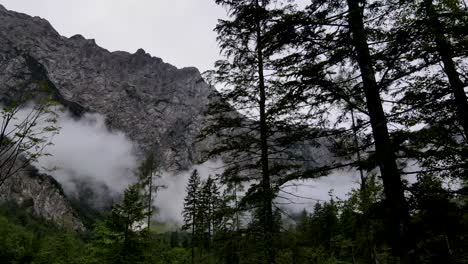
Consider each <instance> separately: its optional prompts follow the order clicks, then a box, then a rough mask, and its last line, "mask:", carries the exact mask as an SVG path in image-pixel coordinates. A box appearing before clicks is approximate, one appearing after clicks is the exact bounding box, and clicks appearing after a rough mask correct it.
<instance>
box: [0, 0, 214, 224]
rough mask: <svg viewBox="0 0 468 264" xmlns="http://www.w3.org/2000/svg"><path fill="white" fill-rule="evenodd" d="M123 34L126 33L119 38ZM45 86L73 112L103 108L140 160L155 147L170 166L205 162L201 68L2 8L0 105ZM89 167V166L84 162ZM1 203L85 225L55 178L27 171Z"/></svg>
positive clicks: (207, 90)
mask: <svg viewBox="0 0 468 264" xmlns="http://www.w3.org/2000/svg"><path fill="white" fill-rule="evenodd" d="M122 37H124V36H122ZM38 83H47V85H48V87H49V88H50V89H51V90H52V91H53V93H54V97H55V99H56V100H57V101H59V102H60V103H61V104H63V105H64V106H65V107H66V108H67V109H68V110H69V111H70V112H71V113H72V114H73V115H74V116H75V117H77V118H78V117H80V116H82V115H83V114H84V113H87V112H89V113H98V114H101V115H103V116H105V118H106V124H107V126H108V127H109V129H111V130H119V131H123V132H124V133H125V134H126V135H127V136H128V137H129V138H130V139H131V140H132V141H133V142H135V143H136V145H137V146H136V148H137V154H138V155H139V156H140V157H142V156H143V155H144V154H145V153H147V152H149V151H153V152H155V153H156V154H157V157H158V158H159V159H158V160H160V161H161V163H162V166H163V167H164V168H165V169H166V170H172V171H179V170H184V169H188V168H190V167H191V166H192V165H193V164H195V163H197V162H199V161H201V159H202V154H201V153H202V150H203V149H204V148H206V146H208V145H209V144H204V143H195V137H196V136H197V135H198V134H199V131H200V130H201V123H202V121H203V118H204V117H203V112H204V111H205V108H206V106H207V104H208V102H209V99H208V98H209V95H210V94H212V93H213V92H214V89H213V88H211V87H210V86H209V85H207V84H206V83H205V82H204V81H203V79H202V77H201V74H200V72H199V71H198V70H197V69H196V68H183V69H177V68H176V67H174V66H172V65H170V64H168V63H164V62H163V61H162V59H160V58H157V57H152V56H151V55H149V54H147V53H146V52H145V51H144V50H142V49H139V50H138V51H137V52H136V53H134V54H130V53H127V52H123V51H116V52H109V51H108V50H106V49H104V48H101V47H99V46H98V45H96V43H95V41H94V40H92V39H85V38H84V37H83V36H81V35H75V36H72V37H70V38H67V37H64V36H61V35H60V34H59V33H57V31H55V29H54V28H53V27H52V26H51V25H50V23H49V22H48V21H47V20H45V19H42V18H39V17H31V16H28V15H26V14H22V13H18V12H14V11H9V10H7V9H5V8H4V7H3V6H1V5H0V103H8V102H12V101H15V99H17V98H18V97H19V96H20V95H21V94H23V93H24V91H25V90H27V89H30V88H31V87H33V86H35V85H37V84H38ZM83 166H86V164H83ZM1 188H2V193H3V194H2V195H1V196H0V200H15V201H17V202H18V203H20V204H22V205H26V206H29V207H30V208H32V211H33V212H34V213H35V214H37V215H39V216H42V217H44V218H46V219H49V220H52V221H55V222H57V223H63V222H64V221H65V220H64V219H68V220H67V221H68V222H71V223H73V226H74V228H75V229H81V228H82V226H83V224H82V223H81V222H80V221H79V219H77V218H76V214H77V213H76V212H77V210H75V209H74V207H73V206H72V202H70V200H69V199H68V198H67V197H66V196H65V194H64V193H63V191H62V189H61V188H60V185H59V184H57V182H56V181H55V180H54V179H53V178H52V177H50V176H48V175H45V174H39V173H38V172H37V171H36V172H34V173H32V174H31V173H29V172H24V173H22V174H20V175H17V176H16V177H14V178H12V179H10V180H9V181H8V182H6V183H5V184H4V186H2V187H1Z"/></svg>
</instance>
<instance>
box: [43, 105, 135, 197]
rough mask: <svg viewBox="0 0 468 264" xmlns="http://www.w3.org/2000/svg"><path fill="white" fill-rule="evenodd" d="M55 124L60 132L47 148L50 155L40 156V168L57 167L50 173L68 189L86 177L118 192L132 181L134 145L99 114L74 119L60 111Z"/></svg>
mask: <svg viewBox="0 0 468 264" xmlns="http://www.w3.org/2000/svg"><path fill="white" fill-rule="evenodd" d="M57 125H58V126H59V127H60V133H59V134H58V135H56V136H55V137H54V138H53V144H54V145H52V146H50V147H48V148H47V152H48V153H50V154H52V156H43V157H41V158H40V159H39V162H38V163H39V166H40V167H43V168H56V169H55V170H53V171H51V172H50V174H51V175H52V176H53V177H54V178H55V179H56V180H57V181H58V182H60V183H61V184H62V185H63V187H64V189H65V191H66V192H67V193H69V194H70V193H71V194H73V193H75V192H76V191H77V190H78V187H79V186H78V184H79V183H80V182H87V181H88V182H90V183H93V184H97V186H99V185H105V186H106V187H107V188H108V189H109V190H110V191H111V192H114V193H121V192H122V191H123V190H124V189H125V188H126V187H127V186H128V185H129V184H130V183H131V182H132V181H134V176H133V171H135V168H136V166H137V158H136V155H135V152H134V145H133V143H132V142H131V141H130V139H128V138H127V137H126V136H125V135H124V134H123V133H122V132H115V131H112V132H111V131H110V130H109V129H108V128H107V127H106V124H105V118H104V117H103V116H102V115H99V114H85V115H84V116H83V117H81V118H80V119H75V118H72V117H71V116H70V114H69V113H63V114H61V115H60V116H59V119H58V124H57Z"/></svg>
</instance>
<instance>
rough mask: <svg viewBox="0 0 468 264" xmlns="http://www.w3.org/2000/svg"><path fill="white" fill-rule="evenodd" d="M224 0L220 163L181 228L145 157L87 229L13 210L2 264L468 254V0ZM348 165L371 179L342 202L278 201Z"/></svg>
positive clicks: (211, 126)
mask: <svg viewBox="0 0 468 264" xmlns="http://www.w3.org/2000/svg"><path fill="white" fill-rule="evenodd" d="M215 2H216V3H217V4H219V5H221V6H223V7H224V8H225V9H226V10H227V17H226V18H223V19H220V20H219V21H218V25H217V26H216V28H215V31H216V32H217V34H218V38H217V40H218V43H219V46H220V48H221V51H222V55H223V56H224V60H220V61H217V62H216V63H215V69H214V70H212V71H208V72H206V73H205V74H204V78H205V81H206V82H207V83H209V84H210V85H213V86H214V87H216V89H217V91H218V92H217V93H216V94H214V95H213V96H212V98H211V99H212V100H211V102H212V103H211V104H210V105H209V106H208V110H207V112H206V116H207V120H206V124H204V127H205V129H204V130H203V132H202V133H201V135H200V136H199V140H204V139H206V138H216V140H214V142H215V144H214V145H213V146H212V148H211V149H210V150H209V151H208V152H207V153H205V154H206V158H207V160H208V159H214V158H221V159H222V160H223V162H224V167H223V172H222V173H220V174H218V175H200V173H199V172H198V171H197V170H194V171H193V172H192V173H191V176H190V179H189V182H188V185H187V186H186V196H185V200H184V207H183V212H182V217H183V220H184V225H183V226H181V227H180V230H174V231H163V230H161V229H159V228H158V227H157V226H156V225H155V224H154V222H153V221H152V219H153V217H154V216H155V215H157V213H158V212H157V208H155V207H154V206H153V204H154V199H157V192H158V190H159V188H164V186H161V185H160V184H159V181H158V179H159V178H158V174H159V170H161V168H159V166H158V160H157V156H154V155H149V156H148V158H147V159H146V160H145V161H144V162H142V164H141V167H140V170H139V171H138V173H137V174H138V176H139V177H138V181H137V182H136V183H135V184H133V185H131V186H129V187H128V188H127V189H126V191H125V193H124V194H123V197H122V199H121V200H120V201H116V202H115V203H114V205H113V207H112V210H111V211H110V212H108V213H106V214H103V215H101V216H99V217H97V218H96V219H93V220H92V221H90V223H89V224H88V231H86V232H84V233H79V232H78V233H76V232H73V231H67V228H66V227H57V226H54V225H53V224H50V223H47V222H45V221H44V220H40V219H37V218H35V217H33V216H32V215H30V214H29V213H28V212H27V210H23V209H21V208H20V207H18V206H15V205H13V204H5V205H3V206H2V207H1V210H0V212H1V217H0V222H1V223H0V232H1V235H0V259H1V261H2V263H192V264H195V263H226V264H240V263H268V264H273V263H278V264H279V263H292V264H303V263H304V264H305V263H353V264H356V263H373V264H383V263H403V264H406V263H468V250H467V249H468V200H467V194H468V192H467V191H468V189H467V184H468V182H467V181H468V172H467V171H468V164H467V161H468V100H467V88H466V87H467V86H468V60H467V56H468V6H467V3H466V2H465V1H463V0H413V1H410V0H381V1H379V0H375V1H366V0H312V1H301V2H299V1H294V0H236V1H233V0H216V1H215ZM304 2H305V4H304ZM318 149H327V153H330V156H329V157H318V155H315V154H314V153H319V152H318ZM320 153H321V152H320ZM337 170H340V171H342V172H344V173H345V174H346V173H349V174H350V177H351V174H355V175H358V176H359V179H360V182H359V183H358V184H356V186H355V188H354V189H353V190H352V191H351V192H350V193H349V194H348V196H347V198H346V199H342V198H338V197H336V196H334V195H333V193H330V197H329V199H328V201H316V202H315V206H314V207H313V208H304V210H303V212H302V213H291V211H290V210H288V204H285V203H284V202H282V203H281V202H279V201H280V200H281V198H282V197H283V195H284V190H283V188H284V186H287V185H288V184H300V183H301V182H305V181H308V180H309V181H310V180H313V179H317V178H320V177H327V175H329V174H331V173H333V172H334V171H337ZM310 192H311V193H310V197H312V196H313V192H314V190H313V189H311V190H310ZM291 196H293V197H294V194H290V196H289V197H291ZM298 198H305V199H307V197H298ZM281 201H284V198H283V199H282V200H281ZM288 201H289V203H295V200H294V199H290V200H288ZM160 202H167V203H170V202H171V201H160Z"/></svg>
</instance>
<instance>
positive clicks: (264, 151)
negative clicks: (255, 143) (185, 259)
mask: <svg viewBox="0 0 468 264" xmlns="http://www.w3.org/2000/svg"><path fill="white" fill-rule="evenodd" d="M256 5H257V8H261V7H263V6H264V3H263V2H262V6H260V4H259V0H256ZM256 34H257V36H256V41H257V46H256V49H257V50H256V51H257V60H258V63H257V67H258V89H259V93H260V98H259V99H260V100H259V108H260V109H259V110H260V142H261V143H260V148H261V167H262V189H263V195H264V197H263V218H264V219H263V222H264V223H263V227H264V231H265V232H264V241H263V242H264V246H265V254H266V260H267V262H268V263H269V264H273V263H275V256H274V251H273V248H272V243H273V240H272V239H273V210H272V192H271V183H270V171H269V164H268V125H267V116H266V107H265V105H266V92H265V77H264V73H263V71H264V69H263V60H264V58H263V43H262V25H261V22H260V19H258V20H257V25H256Z"/></svg>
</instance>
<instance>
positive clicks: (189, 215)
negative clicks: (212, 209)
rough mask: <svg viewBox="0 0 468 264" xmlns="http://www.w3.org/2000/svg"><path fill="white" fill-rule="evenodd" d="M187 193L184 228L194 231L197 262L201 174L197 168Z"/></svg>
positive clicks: (193, 256)
mask: <svg viewBox="0 0 468 264" xmlns="http://www.w3.org/2000/svg"><path fill="white" fill-rule="evenodd" d="M186 190H187V194H186V196H185V199H184V209H183V212H182V215H183V217H184V225H183V226H182V229H183V230H190V231H191V233H192V243H191V250H192V263H195V243H196V242H198V241H197V240H198V237H197V233H198V229H199V226H198V219H197V216H198V214H199V205H200V175H199V174H198V171H197V170H194V171H193V172H192V174H191V175H190V178H189V181H188V185H187V189H186Z"/></svg>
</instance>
